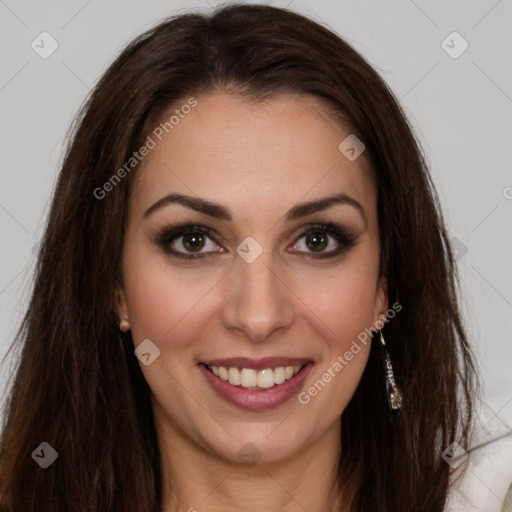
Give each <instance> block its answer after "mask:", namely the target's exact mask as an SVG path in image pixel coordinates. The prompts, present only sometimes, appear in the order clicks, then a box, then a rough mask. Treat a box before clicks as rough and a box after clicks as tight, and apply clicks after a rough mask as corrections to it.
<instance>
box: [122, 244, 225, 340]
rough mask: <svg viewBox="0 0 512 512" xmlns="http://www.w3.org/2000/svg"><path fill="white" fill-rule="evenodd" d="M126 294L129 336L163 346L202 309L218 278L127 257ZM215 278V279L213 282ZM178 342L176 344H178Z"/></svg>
mask: <svg viewBox="0 0 512 512" xmlns="http://www.w3.org/2000/svg"><path fill="white" fill-rule="evenodd" d="M128 254H129V256H128V257H127V258H126V260H125V267H124V269H125V290H126V296H127V303H128V314H129V318H130V323H131V325H132V336H133V338H134V340H135V342H137V340H143V339H145V338H150V339H151V340H153V341H154V342H155V343H157V344H159V342H161V343H163V342H164V341H165V340H168V339H169V338H171V337H172V338H174V336H173V333H175V332H177V331H179V330H180V329H182V328H183V326H184V325H188V324H189V323H190V319H191V318H192V317H194V315H196V314H197V312H198V311H199V310H200V309H201V307H202V301H203V299H204V297H205V296H207V295H208V292H209V291H210V290H211V289H212V288H213V287H214V285H215V283H216V281H218V279H219V278H220V277H221V276H220V275H219V274H218V273H217V274H216V275H215V276H214V275H213V274H212V273H206V272H202V273H201V272H200V271H197V272H196V271H193V270H190V269H177V268H174V269H173V268H172V267H171V265H170V263H169V262H166V261H165V257H164V258H162V257H161V256H159V257H158V258H155V256H154V255H148V254H145V253H144V252H143V251H139V252H137V251H133V252H131V253H128ZM215 277H216V278H215ZM179 341H180V340H179V339H176V342H177V343H178V344H179Z"/></svg>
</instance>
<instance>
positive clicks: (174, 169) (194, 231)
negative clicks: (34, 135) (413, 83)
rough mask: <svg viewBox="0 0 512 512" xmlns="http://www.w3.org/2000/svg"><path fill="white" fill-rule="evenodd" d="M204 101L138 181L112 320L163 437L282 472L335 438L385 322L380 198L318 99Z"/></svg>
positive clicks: (219, 97) (214, 97) (216, 97)
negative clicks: (366, 337) (364, 337)
mask: <svg viewBox="0 0 512 512" xmlns="http://www.w3.org/2000/svg"><path fill="white" fill-rule="evenodd" d="M196 100H197V105H196V106H195V107H194V108H192V109H190V113H188V114H186V115H183V114H182V116H180V120H179V123H177V124H176V125H174V126H173V128H172V130H171V129H168V132H169V133H167V134H166V132H165V130H164V131H163V135H164V137H161V138H162V140H161V141H160V140H158V137H156V136H155V135H154V134H153V135H152V139H153V141H154V142H155V144H156V146H155V147H154V148H153V149H151V150H150V151H149V154H148V155H147V156H146V157H145V158H144V160H143V163H142V168H141V169H140V170H138V171H137V173H138V174H137V176H136V180H135V182H134V188H133V193H132V196H131V200H130V201H131V202H130V211H129V218H128V225H127V233H126V239H125V252H124V260H123V275H124V282H123V288H122V290H121V289H119V290H118V292H117V294H116V297H117V307H118V312H119V315H120V317H121V318H124V319H126V320H128V321H129V324H130V327H131V332H132V336H133V341H134V345H135V347H138V346H139V345H140V344H141V343H144V345H141V348H140V349H139V351H140V352H141V354H144V355H141V354H139V358H140V359H141V369H142V371H143V374H144V377H145V378H146V380H147V382H148V385H149V387H150V388H151V391H152V400H153V407H154V414H155V421H156V423H157V425H158V428H159V432H160V433H161V434H162V433H163V435H164V436H167V437H168V438H169V439H174V440H178V441H180V442H182V443H183V442H186V443H190V444H191V445H194V446H195V447H196V448H199V449H201V450H206V451H207V452H210V453H213V454H216V455H219V456H221V457H222V458H224V459H227V460H233V461H237V460H238V461H243V460H246V461H250V460H253V461H256V460H257V459H258V460H260V461H261V462H273V461H278V460H283V459H284V458H287V457H289V456H292V455H293V454H295V453H297V452H298V451H300V450H301V449H305V448H306V447H308V446H311V444H312V443H314V442H316V441H318V440H320V439H322V436H325V435H327V433H328V432H331V433H332V432H333V429H334V431H336V432H338V428H339V422H340V417H341V414H342V412H343V410H344V409H345V407H346V406H347V404H348V402H349V401H350V399H351V397H352V395H353V393H354V391H355V389H356V387H357V385H358V383H359V381H360V378H361V375H362V373H363V370H364V367H365V365H366V362H367V358H368V354H369V350H370V343H369V342H368V344H366V345H365V344H364V343H361V342H359V341H358V335H360V334H361V333H362V332H364V330H365V328H369V327H370V326H372V325H373V324H374V323H375V322H376V321H377V320H378V319H379V316H380V315H382V314H384V313H385V311H386V309H387V293H386V283H385V280H383V279H379V275H378V267H379V238H378V224H377V202H376V201H377V196H376V189H375V185H374V184H373V182H372V180H371V178H370V175H369V168H368V167H367V161H366V159H365V154H364V152H363V153H362V154H361V156H359V157H358V158H356V159H355V160H354V159H353V158H352V159H349V158H347V157H346V156H345V154H344V153H342V152H341V150H340V149H339V148H338V146H339V145H340V143H341V142H342V141H344V140H345V139H346V137H347V136H349V135H350V132H349V131H347V130H344V129H343V128H342V127H341V126H339V124H338V123H335V122H334V121H333V120H332V119H331V118H329V117H328V116H327V113H326V111H325V110H324V109H323V107H322V105H321V104H320V103H319V102H318V101H317V100H316V99H315V98H314V97H308V96H299V95H283V96H280V97H279V98H278V99H274V100H272V101H271V102H269V103H267V104H261V103H249V102H247V101H246V100H243V99H241V98H239V97H236V96H233V95H228V94H225V93H220V92H218V93H215V94H211V95H208V96H206V97H199V98H196ZM184 104H185V102H184ZM179 107H180V106H179V105H178V106H177V107H176V108H179ZM185 110H187V111H188V109H183V110H182V111H181V112H183V111H185ZM173 113H174V107H173V110H172V112H170V113H169V116H167V118H169V117H170V116H171V115H172V114H173ZM160 131H162V130H160ZM158 133H159V132H158ZM160 136H161V135H160ZM346 144H348V142H347V143H346ZM151 145H152V144H151ZM343 147H345V146H343ZM346 154H348V155H351V152H350V150H349V152H348V153H346ZM181 196H186V198H182V199H180V197H181ZM336 196H337V198H338V199H337V200H332V201H330V200H328V199H329V198H334V197H336ZM165 198H166V199H165ZM173 198H174V200H173ZM318 201H323V202H320V203H317V202H318ZM309 203H311V205H310V206H309V207H305V206H304V205H306V204H309ZM185 224H193V225H194V226H196V227H195V228H186V229H180V228H179V227H180V226H183V225H185ZM322 224H327V226H322ZM185 258H189V259H185ZM145 340H149V341H145ZM354 341H355V342H357V343H356V345H354V343H353V342H354ZM355 346H357V347H359V350H357V349H356V348H355ZM347 352H350V353H351V354H352V357H350V356H348V357H347V356H346V355H345V354H346V353H347ZM342 361H343V362H342ZM336 362H337V363H338V365H336ZM340 366H341V369H340ZM287 367H288V369H287ZM300 368H302V369H300ZM299 369H300V371H298V370H299ZM297 371H298V373H296V372H297ZM216 374H217V375H218V376H217V375H216ZM226 378H227V379H228V380H225V379H226ZM283 381H284V382H283ZM319 381H320V382H319ZM315 383H316V386H315ZM315 391H316V392H315ZM336 435H337V434H336Z"/></svg>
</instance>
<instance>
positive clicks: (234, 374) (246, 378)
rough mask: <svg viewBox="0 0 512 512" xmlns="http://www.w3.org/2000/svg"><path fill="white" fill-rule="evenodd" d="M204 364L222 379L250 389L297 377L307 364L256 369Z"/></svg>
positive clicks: (278, 383) (233, 384)
mask: <svg viewBox="0 0 512 512" xmlns="http://www.w3.org/2000/svg"><path fill="white" fill-rule="evenodd" d="M202 364H203V366H204V367H205V368H206V369H207V370H208V371H210V372H211V373H213V375H215V376H216V377H218V378H219V379H220V380H223V381H226V382H229V384H231V385H232V386H236V387H238V388H244V389H250V390H266V389H272V388H273V387H275V386H279V385H280V384H283V383H284V382H286V381H288V380H290V379H293V377H295V376H296V375H297V374H298V373H299V372H300V371H302V369H303V368H304V366H306V365H305V364H302V365H294V366H277V367H275V368H263V369H261V370H255V369H253V368H237V367H225V366H214V365H210V364H204V363H202Z"/></svg>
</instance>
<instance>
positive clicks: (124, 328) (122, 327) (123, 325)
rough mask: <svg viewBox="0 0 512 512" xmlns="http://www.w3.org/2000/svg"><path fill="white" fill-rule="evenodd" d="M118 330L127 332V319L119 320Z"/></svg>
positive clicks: (128, 323) (128, 328) (128, 327)
mask: <svg viewBox="0 0 512 512" xmlns="http://www.w3.org/2000/svg"><path fill="white" fill-rule="evenodd" d="M119 330H120V331H123V332H128V331H129V330H130V322H128V320H121V321H120V322H119Z"/></svg>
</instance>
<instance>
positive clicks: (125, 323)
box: [114, 282, 130, 332]
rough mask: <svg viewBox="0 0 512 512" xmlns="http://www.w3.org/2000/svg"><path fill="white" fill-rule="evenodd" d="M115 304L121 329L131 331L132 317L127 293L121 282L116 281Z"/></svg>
mask: <svg viewBox="0 0 512 512" xmlns="http://www.w3.org/2000/svg"><path fill="white" fill-rule="evenodd" d="M114 306H115V310H116V313H117V316H118V318H119V329H120V330H121V331H123V332H127V331H129V330H130V319H129V317H128V304H127V301H126V294H125V292H124V290H123V288H122V287H121V285H120V284H119V282H117V283H116V287H115V289H114Z"/></svg>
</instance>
